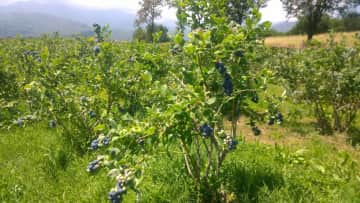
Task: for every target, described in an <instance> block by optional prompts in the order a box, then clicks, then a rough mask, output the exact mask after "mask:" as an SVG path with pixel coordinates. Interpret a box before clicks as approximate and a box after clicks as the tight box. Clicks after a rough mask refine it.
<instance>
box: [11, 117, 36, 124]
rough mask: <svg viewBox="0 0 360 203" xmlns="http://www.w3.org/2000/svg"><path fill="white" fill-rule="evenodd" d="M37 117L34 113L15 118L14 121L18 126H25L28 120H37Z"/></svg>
mask: <svg viewBox="0 0 360 203" xmlns="http://www.w3.org/2000/svg"><path fill="white" fill-rule="evenodd" d="M35 119H36V117H35V116H33V115H27V116H25V117H19V118H18V119H17V120H15V121H14V122H13V123H14V124H15V125H17V126H23V125H24V124H25V122H26V121H31V120H35Z"/></svg>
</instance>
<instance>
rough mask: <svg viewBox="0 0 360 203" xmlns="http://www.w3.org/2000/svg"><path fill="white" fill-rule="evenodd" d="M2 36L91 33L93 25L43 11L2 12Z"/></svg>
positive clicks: (0, 33) (0, 19) (0, 27)
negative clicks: (42, 12)
mask: <svg viewBox="0 0 360 203" xmlns="http://www.w3.org/2000/svg"><path fill="white" fill-rule="evenodd" d="M0 16H1V17H0V37H12V36H16V35H17V34H20V35H21V36H24V37H38V36H40V35H42V34H44V33H54V32H58V33H59V34H61V35H63V36H69V35H72V34H80V33H89V32H91V29H92V28H91V27H89V26H87V25H85V24H82V23H78V22H74V21H71V20H67V19H64V18H59V17H56V16H51V15H47V14H41V13H17V12H14V13H13V12H10V13H8V12H7V13H1V12H0Z"/></svg>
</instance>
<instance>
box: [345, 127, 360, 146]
mask: <svg viewBox="0 0 360 203" xmlns="http://www.w3.org/2000/svg"><path fill="white" fill-rule="evenodd" d="M347 135H348V142H349V143H351V145H352V146H357V145H360V128H359V127H351V128H350V129H349V130H348V131H347Z"/></svg>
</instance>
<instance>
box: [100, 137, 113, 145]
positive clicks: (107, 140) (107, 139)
mask: <svg viewBox="0 0 360 203" xmlns="http://www.w3.org/2000/svg"><path fill="white" fill-rule="evenodd" d="M110 141H111V138H109V137H105V138H104V139H103V140H102V143H103V145H104V146H108V145H109V144H110Z"/></svg>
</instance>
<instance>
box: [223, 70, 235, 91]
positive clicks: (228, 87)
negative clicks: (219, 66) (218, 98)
mask: <svg viewBox="0 0 360 203" xmlns="http://www.w3.org/2000/svg"><path fill="white" fill-rule="evenodd" d="M223 88H224V92H225V94H226V95H227V96H230V95H231V94H232V92H233V88H234V87H233V83H232V82H231V77H230V75H229V74H225V80H224V83H223Z"/></svg>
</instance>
